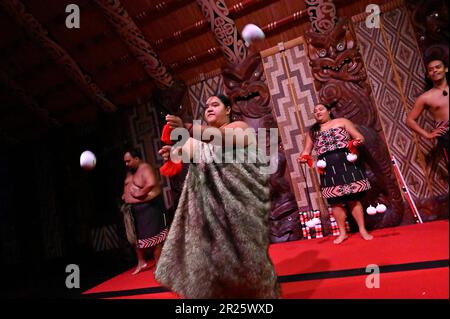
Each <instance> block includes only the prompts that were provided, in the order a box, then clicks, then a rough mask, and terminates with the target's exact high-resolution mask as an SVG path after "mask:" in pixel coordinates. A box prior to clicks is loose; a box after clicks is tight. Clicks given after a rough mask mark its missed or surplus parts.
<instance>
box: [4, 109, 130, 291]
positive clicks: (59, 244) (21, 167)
mask: <svg viewBox="0 0 450 319" xmlns="http://www.w3.org/2000/svg"><path fill="white" fill-rule="evenodd" d="M123 118H124V116H123V114H119V113H118V114H100V115H99V118H98V119H97V122H96V123H95V125H90V126H85V127H82V128H80V127H70V126H65V127H61V128H55V129H53V130H51V131H49V132H47V133H46V134H43V135H42V136H39V137H37V138H35V139H30V140H27V141H24V142H20V143H15V144H11V143H10V144H8V143H3V146H2V147H1V148H0V149H1V151H0V225H1V228H0V229H1V233H0V234H1V240H0V242H1V245H0V256H1V259H0V260H1V268H2V270H1V271H0V274H1V275H0V276H1V289H0V297H3V298H5V297H6V298H28V297H31V298H35V297H37V298H47V297H48V298H61V297H72V296H78V295H79V294H80V293H81V292H82V291H85V290H87V289H88V288H91V287H92V286H95V285H96V284H98V283H100V282H102V281H104V280H106V279H108V278H110V277H111V276H113V275H115V274H118V273H119V272H121V271H124V270H126V269H129V268H131V267H132V266H133V265H134V262H135V259H134V251H133V249H132V248H131V246H130V245H129V244H128V242H127V241H126V236H125V233H124V230H123V226H122V225H123V223H122V213H121V212H120V198H121V195H122V185H123V178H124V176H125V167H124V164H123V162H122V157H123V151H124V150H125V147H126V146H127V136H126V126H125V123H124V122H123ZM84 150H91V151H92V152H94V154H96V156H97V166H96V168H95V169H94V170H92V171H84V170H83V169H81V168H80V165H79V158H80V154H81V153H82V152H83V151H84ZM102 225H116V226H118V228H117V235H118V241H117V240H116V245H117V247H116V248H115V249H108V250H104V251H96V250H95V249H94V247H93V237H92V236H93V234H92V229H96V228H97V227H101V226H102ZM68 264H77V265H78V266H79V267H80V275H81V276H80V278H81V280H80V284H81V288H80V289H67V288H66V286H65V278H66V276H67V275H68V274H67V273H66V272H65V269H66V266H67V265H68Z"/></svg>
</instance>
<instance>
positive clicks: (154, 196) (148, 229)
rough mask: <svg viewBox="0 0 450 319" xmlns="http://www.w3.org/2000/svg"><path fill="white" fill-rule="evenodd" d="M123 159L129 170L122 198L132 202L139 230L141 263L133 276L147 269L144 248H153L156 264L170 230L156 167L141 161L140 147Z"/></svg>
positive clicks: (138, 251) (137, 236) (139, 260)
mask: <svg viewBox="0 0 450 319" xmlns="http://www.w3.org/2000/svg"><path fill="white" fill-rule="evenodd" d="M123 160H124V162H125V165H126V167H127V169H128V172H127V175H126V177H125V184H124V192H123V195H122V199H123V200H124V202H125V203H126V204H130V206H131V213H132V217H133V219H134V227H135V232H136V254H137V259H138V264H137V266H136V269H135V271H134V272H133V275H135V274H137V273H139V272H141V271H142V270H144V269H146V268H147V266H148V264H147V261H146V260H145V249H146V248H153V255H154V257H155V263H157V262H158V259H159V255H160V254H161V248H162V244H163V242H164V240H165V239H166V236H167V232H168V225H167V220H166V216H165V207H164V200H163V198H162V195H161V187H160V183H159V181H158V178H157V175H156V173H155V170H154V169H153V167H152V166H151V165H149V164H148V163H145V162H144V161H143V160H142V156H141V154H140V152H139V151H138V150H129V151H127V152H126V153H125V154H124V157H123Z"/></svg>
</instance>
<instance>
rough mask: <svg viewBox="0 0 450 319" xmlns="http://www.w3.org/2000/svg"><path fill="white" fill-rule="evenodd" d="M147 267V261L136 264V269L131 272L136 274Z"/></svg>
mask: <svg viewBox="0 0 450 319" xmlns="http://www.w3.org/2000/svg"><path fill="white" fill-rule="evenodd" d="M145 268H147V263H143V264H138V265H137V267H136V269H135V270H134V271H133V272H132V273H131V274H132V275H137V274H138V273H140V272H141V271H143V270H145Z"/></svg>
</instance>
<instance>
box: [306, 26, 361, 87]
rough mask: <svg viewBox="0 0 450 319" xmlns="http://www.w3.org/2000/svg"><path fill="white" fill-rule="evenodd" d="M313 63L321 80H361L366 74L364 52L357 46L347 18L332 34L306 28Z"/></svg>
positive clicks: (312, 65) (315, 71) (316, 74)
mask: <svg viewBox="0 0 450 319" xmlns="http://www.w3.org/2000/svg"><path fill="white" fill-rule="evenodd" d="M306 41H307V43H308V51H309V57H310V61H311V62H310V64H311V67H312V70H313V74H314V77H315V78H316V79H317V80H318V81H320V82H327V81H328V80H330V79H338V80H343V81H353V82H359V81H364V80H365V78H366V75H365V72H364V69H363V64H362V61H361V55H360V54H359V52H358V50H357V49H356V46H355V42H354V39H353V36H352V33H351V32H350V30H349V27H348V25H347V21H346V20H341V21H339V22H338V24H337V25H336V27H335V28H334V29H333V30H332V31H331V32H330V33H328V34H319V33H316V32H313V31H308V32H306Z"/></svg>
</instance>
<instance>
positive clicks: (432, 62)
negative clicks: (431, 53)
mask: <svg viewBox="0 0 450 319" xmlns="http://www.w3.org/2000/svg"><path fill="white" fill-rule="evenodd" d="M447 73H448V67H447V66H446V65H445V63H444V61H442V60H440V59H438V58H431V59H429V60H428V63H427V78H428V79H429V80H431V82H432V88H430V89H429V90H428V91H426V92H425V93H423V94H422V95H420V96H419V97H418V98H417V101H416V103H415V104H414V107H413V109H412V110H411V112H410V113H409V114H408V118H407V120H406V124H407V125H408V127H410V128H411V129H412V130H414V131H415V132H416V133H418V134H420V135H422V136H423V137H425V138H428V139H435V138H436V139H437V140H438V147H439V148H440V149H442V150H443V152H444V156H445V160H446V162H447V164H448V149H449V120H448V113H449V110H448V99H449V88H448V83H447ZM424 110H428V111H429V112H430V113H431V115H432V116H433V118H434V121H435V128H434V130H432V131H431V132H428V131H426V130H425V129H424V128H422V127H420V125H419V124H418V123H417V122H416V120H417V118H419V117H420V115H421V114H422V112H423V111H424Z"/></svg>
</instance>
